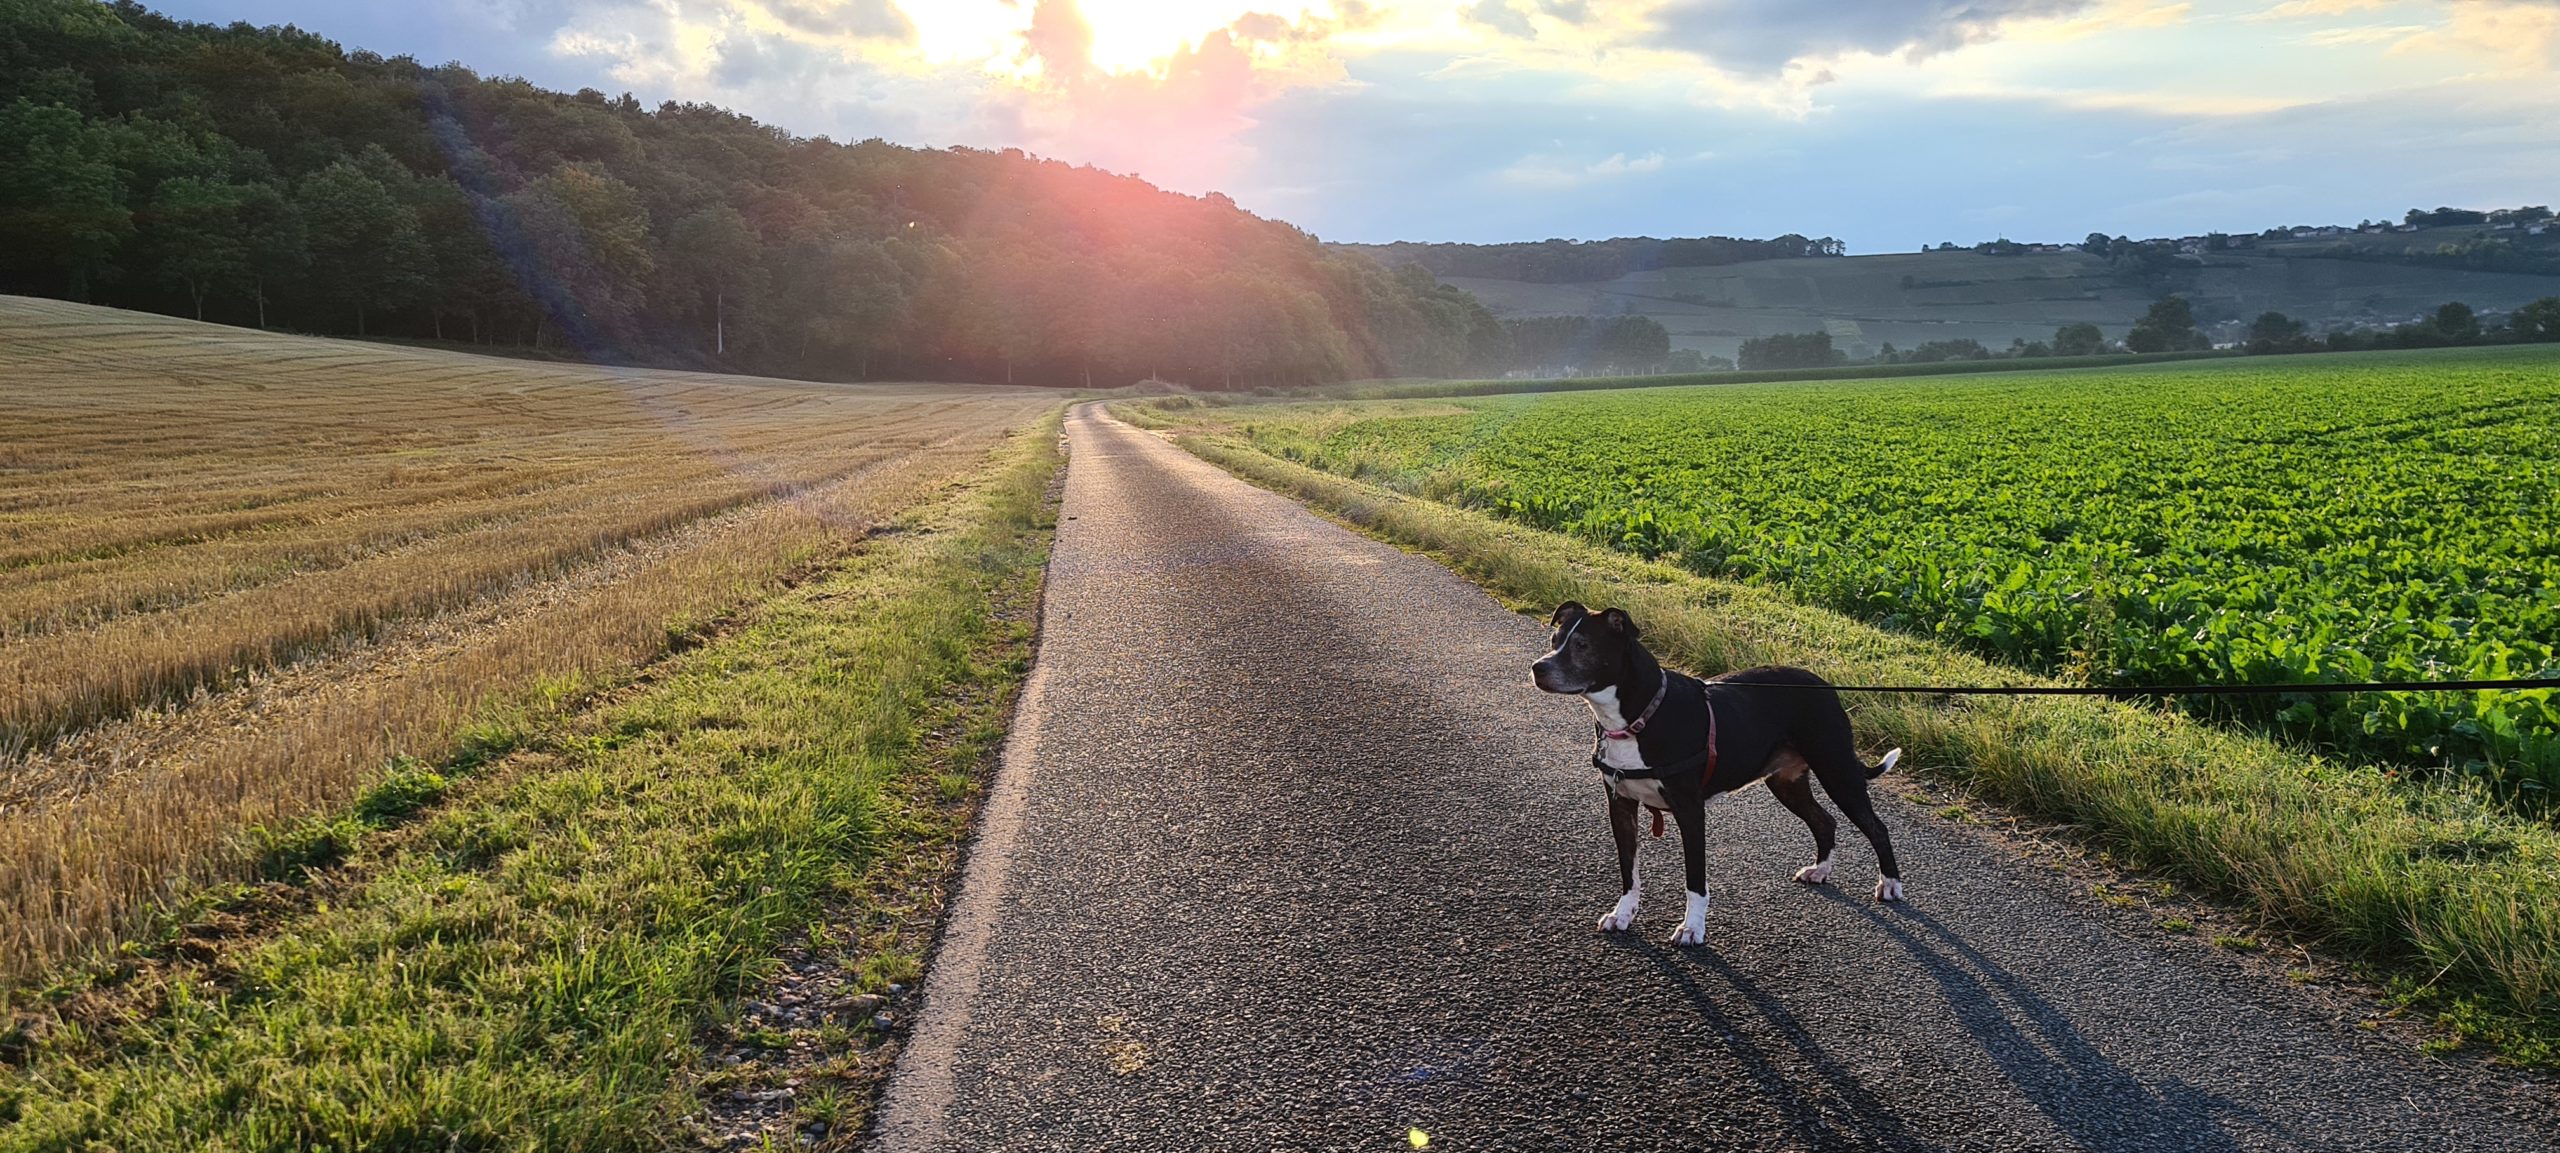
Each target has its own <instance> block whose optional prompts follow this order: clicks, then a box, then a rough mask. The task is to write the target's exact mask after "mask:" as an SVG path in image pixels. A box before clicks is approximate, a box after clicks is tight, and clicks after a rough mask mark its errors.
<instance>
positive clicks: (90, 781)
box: [0, 297, 1056, 986]
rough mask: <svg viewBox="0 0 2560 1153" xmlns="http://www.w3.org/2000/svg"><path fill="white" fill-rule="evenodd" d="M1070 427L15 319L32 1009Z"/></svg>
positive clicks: (0, 956) (1037, 406)
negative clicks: (277, 831)
mask: <svg viewBox="0 0 2560 1153" xmlns="http://www.w3.org/2000/svg"><path fill="white" fill-rule="evenodd" d="M1055 403H1056V398H1055V397H1054V396H1052V395H1049V394H1045V393H1035V392H1030V391H1027V390H1023V391H1015V390H999V389H968V388H953V387H948V386H931V387H926V386H901V385H881V386H838V385H804V384H795V383H789V382H775V381H762V380H748V379H742V378H730V377H719V376H711V375H704V374H688V373H679V372H659V371H646V370H621V369H601V368H594V367H588V366H571V365H544V364H532V363H516V362H508V361H499V360H491V359H487V358H481V357H475V356H469V355H463V354H458V353H445V352H434V351H416V350H404V349H396V348H384V347H378V346H371V345H361V344H350V343H344V342H336V341H323V340H310V339H303V338H297V337H287V336H277V335H272V334H265V333H257V332H248V331H242V330H237V329H228V328H220V327H215V326H209V325H198V324H190V323H187V322H183V321H175V320H168V319H163V318H158V317H147V316H141V315H137V314H131V313H120V312H112V311H108V310H104V309H95V308H88V307H83V306H78V305H69V304H61V303H55V302H47V301H34V300H26V299H19V298H5V297H0V986H5V985H7V984H8V983H10V982H12V981H14V980H18V979H24V978H26V977H28V976H30V975H33V974H35V973H38V972H40V971H42V970H43V969H44V968H46V967H47V966H49V965H51V964H53V963H55V962H58V961H60V960H62V959H64V958H66V957H68V956H71V955H73V954H75V953H77V952H79V951H80V950H83V949H86V948H90V947H94V946H98V945H101V944H104V943H107V942H110V941H112V940H113V939H114V938H115V936H116V935H117V934H118V933H119V932H120V931H123V930H126V929H128V928H130V927H131V926H132V925H133V924H134V923H135V919H136V918H137V917H139V916H142V915H143V914H145V913H146V912H147V911H148V910H149V909H150V908H151V907H152V905H153V903H154V902H155V901H157V900H159V899H161V898H164V897H166V896H167V895H169V894H171V893H173V892H176V891H178V890H180V889H182V888H184V887H186V886H188V885H191V884H194V883H199V882H202V881H206V880H212V879H219V878H224V877H230V876H239V875H243V874H244V873H245V872H246V871H247V870H249V869H250V868H252V867H253V866H254V864H255V861H254V858H255V857H256V855H257V838H256V836H255V835H254V831H256V830H262V829H273V828H277V827H280V826H281V825H283V824H284V823H287V822H290V821H292V820H295V819H297V818H300V817H303V816H306V815H309V814H313V813H317V812H322V811H326V810H329V809H331V808H333V807H342V806H344V805H345V804H346V803H348V801H349V800H350V799H351V798H352V797H353V796H354V794H355V793H357V792H358V791H360V790H362V789H364V788H367V787H369V786H371V785H373V784H375V783H376V782H378V781H379V780H381V779H382V777H383V776H384V775H385V774H386V773H387V772H388V771H389V769H388V766H390V765H391V764H392V763H393V762H394V760H395V758H398V757H401V756H413V757H421V758H429V759H433V758H439V757H442V756H445V755H448V754H450V753H451V752H452V751H454V750H455V749H456V748H457V747H459V746H460V744H461V743H462V742H464V741H467V740H469V739H470V738H471V734H472V732H473V731H474V728H475V726H484V725H488V724H491V723H493V722H494V719H496V718H503V717H506V716H509V715H515V714H521V713H523V712H524V711H526V710H539V709H544V708H548V707H552V706H555V705H557V704H558V703H560V702H561V701H563V700H564V699H567V698H570V697H574V696H577V695H580V694H581V693H582V692H583V691H585V690H587V689H590V688H592V687H595V686H597V685H600V684H605V683H610V682H611V681H612V680H614V679H615V678H616V677H618V676H620V675H622V674H624V673H626V672H627V671H628V670H629V669H630V668H632V667H633V666H634V665H636V664H638V663H640V662H644V661H646V660H648V659H650V658H651V657H653V656H655V655H657V654H659V653H661V652H663V651H664V650H666V649H667V648H668V647H669V646H670V645H671V644H674V643H676V642H677V641H678V640H680V639H681V638H682V637H684V636H685V635H686V634H687V633H688V632H690V631H691V630H694V629H696V628H698V627H700V626H702V625H704V624H706V623H708V622H711V621H714V620H717V619H719V618H720V617H722V616H723V615H724V614H727V613H730V612H733V611H734V610H736V609H738V608H739V607H741V606H743V605H745V604H748V603H752V602H754V601H756V600H758V599H760V598H761V597H762V596H764V595H766V594H768V593H770V592H771V591H773V590H775V589H777V588H779V587H782V586H783V585H785V584H787V583H788V582H790V581H791V579H792V578H793V577H794V576H795V575H796V574H799V573H802V572H805V571H808V570H809V569H810V567H811V566H813V565H815V564H818V563H820V562H823V561H826V560H829V559H831V558H833V557H836V556H840V555H842V554H843V553H844V552H846V551H847V550H849V549H851V548H853V547H855V546H856V545H857V544H858V543H859V542H860V541H861V540H862V539H863V538H864V537H865V536H866V535H867V534H868V533H869V532H871V531H872V530H873V528H874V527H875V526H877V525H879V524H881V523H882V522H883V521H884V520H885V519H887V518H888V517H889V516H891V515H892V514H895V513H896V512H898V511H899V510H901V509H903V508H905V507H906V506H907V505H909V504H911V503H912V502H914V501H915V500H917V499H920V498H921V497H923V496H925V495H927V494H930V493H932V492H935V491H937V490H939V489H940V488H942V487H943V486H945V485H946V484H947V483H948V482H950V481H952V480H954V479H956V478H958V477H960V476H962V475H964V474H966V473H968V472H969V471H970V470H972V469H974V468H976V467H977V466H979V465H980V464H982V463H983V462H984V460H985V458H986V455H987V453H988V451H989V450H990V449H991V448H992V447H994V446H995V445H996V444H997V443H998V442H999V441H1001V440H1002V439H1003V438H1004V437H1005V436H1006V435H1007V434H1008V433H1009V432H1012V431H1014V430H1017V429H1019V428H1021V427H1023V426H1024V425H1026V424H1028V423H1030V422H1032V421H1033V420H1035V419H1036V418H1038V417H1039V416H1040V415H1042V414H1043V413H1045V412H1047V411H1049V410H1050V409H1051V408H1053V407H1054V405H1055ZM244 833H250V834H252V835H245V836H244Z"/></svg>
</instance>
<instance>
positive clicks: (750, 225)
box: [0, 0, 1508, 387]
mask: <svg viewBox="0 0 2560 1153" xmlns="http://www.w3.org/2000/svg"><path fill="white" fill-rule="evenodd" d="M0 291H9V292H21V293H30V294H37V295H52V296H67V297H70V298H72V299H82V300H94V301H97V302H100V303H107V304H115V305H121V306H127V307H135V308H147V309H155V310H159V311H164V312H171V313H176V314H179V315H200V316H202V317H204V318H206V319H212V320H221V321H228V322H232V323H239V324H264V325H272V326H279V327H291V328H294V329H298V330H301V331H307V332H322V333H346V334H371V335H391V336H416V337H442V338H445V339H464V340H474V341H479V342H485V343H512V344H533V345H539V346H542V347H546V348H552V349H559V350H563V351H565V352H568V353H572V354H577V355H586V356H595V357H602V358H618V359H634V360H682V361H690V362H694V363H708V364H719V365H723V366H728V367H734V368H740V369H745V370H750V371H762V372H775V373H789V374H797V375H812V376H821V377H833V378H839V379H852V378H865V377H867V378H886V377H905V378H931V379H945V378H966V379H978V380H1012V381H1017V382H1022V383H1035V382H1036V383H1053V384H1064V383H1070V382H1075V383H1082V382H1085V381H1088V380H1089V381H1091V382H1092V383H1094V384H1096V385H1113V384H1122V383H1127V382H1129V381H1133V380H1137V379H1140V378H1142V377H1146V376H1149V375H1155V376H1161V377H1164V378H1167V379H1174V380H1183V381H1188V382H1191V383H1195V384H1200V385H1205V386H1209V387H1220V386H1230V387H1249V386H1263V385H1290V384H1303V383H1308V382H1317V381H1330V380H1339V379H1345V378H1352V377H1362V376H1384V375H1457V374H1460V373H1464V372H1468V371H1485V370H1488V369H1493V368H1498V367H1501V366H1502V365H1503V364H1504V363H1505V361H1506V360H1507V356H1508V353H1507V351H1506V349H1505V348H1504V347H1503V346H1504V345H1505V343H1506V342H1507V339H1508V338H1507V334H1506V333H1505V332H1504V330H1503V328H1502V327H1501V326H1500V325H1499V324H1497V323H1496V322H1495V321H1494V320H1493V318H1492V317H1491V315H1490V314H1489V313H1487V312H1486V311H1485V310H1484V309H1483V308H1482V307H1481V306H1479V305H1478V304H1477V303H1476V302H1475V301H1474V300H1473V299H1472V298H1471V297H1469V296H1467V295H1466V294H1465V293H1463V292H1459V291H1457V290H1455V289H1450V288H1446V287H1443V286H1441V285H1439V284H1438V283H1437V282H1436V281H1435V280H1434V278H1433V277H1431V276H1430V275H1428V274H1427V273H1424V272H1422V271H1420V270H1418V269H1417V270H1408V271H1405V272H1402V273H1391V272H1389V271H1388V270H1387V269H1385V268H1384V267H1382V266H1381V265H1379V264H1378V263H1376V262H1374V261H1371V260H1369V259H1366V258H1364V257H1361V256H1358V255H1356V254H1351V253H1344V252H1338V251H1333V250H1329V249H1327V248H1325V247H1324V246H1322V245H1320V244H1318V243H1317V242H1316V241H1315V240H1314V239H1313V238H1312V237H1310V236H1308V235H1306V234H1305V233H1302V232H1300V231H1298V230H1297V229H1295V228H1292V227H1290V226H1288V225H1286V224H1282V223H1278V222H1274V221H1268V220H1263V219H1260V218H1257V217H1255V216H1252V215H1250V214H1248V213H1245V212H1243V211H1240V210H1239V209H1238V208H1237V207H1236V206H1235V205H1234V204H1233V203H1231V202H1230V201H1228V200H1227V199H1226V198H1224V197H1222V196H1215V195H1212V196H1209V197H1206V198H1193V197H1187V196H1180V195H1175V194H1172V193H1167V192H1163V191H1160V190H1158V189H1156V188H1154V187H1152V186H1150V185H1148V184H1145V183H1144V182H1142V181H1139V180H1135V179H1131V178H1126V177H1119V176H1113V175H1109V174H1106V173H1102V172H1098V171H1094V170H1091V169H1085V168H1075V167H1069V166H1067V165H1063V164H1057V163H1052V162H1046V161H1041V160H1037V159H1034V158H1030V157H1026V156H1024V155H1022V154H1020V153H1018V152H1010V151H1008V152H1003V153H989V152H980V151H969V150H962V149H953V150H949V151H940V152H937V151H927V150H919V149H912V148H904V147H898V146H895V145H890V144H886V143H882V142H879V141H867V142H863V143H859V144H851V145H839V144H835V143H832V142H829V141H827V140H824V139H816V140H810V139H802V138H798V137H795V136H792V135H791V134H789V133H788V132H787V131H785V130H783V129H781V128H777V127H773V126H770V125H764V124H759V123H757V122H755V121H753V120H750V119H748V118H746V117H744V116H739V115H736V114H733V113H730V112H726V111H723V110H721V109H718V108H712V107H707V106H702V105H692V104H666V105H661V106H659V107H657V108H654V109H650V108H643V107H641V106H640V105H639V104H638V103H637V102H636V101H633V100H632V99H631V98H630V97H628V96H624V97H621V98H619V99H616V98H611V97H607V96H605V95H603V94H601V93H598V92H594V91H582V92H579V93H577V94H575V95H563V94H559V93H554V92H548V91H545V90H542V89H539V88H536V87H534V86H532V85H530V84H527V83H525V82H523V81H520V80H493V79H484V78H481V77H479V76H477V75H475V74H473V73H472V72H470V71H469V70H467V69H466V68H463V67H460V66H444V67H428V66H423V65H421V64H419V63H418V62H416V61H414V60H410V59H406V58H395V59H384V58H381V57H379V56H375V55H371V54H369V53H363V52H354V53H349V52H346V51H343V50H341V49H340V48H339V47H338V46H337V45H335V44H332V43H330V42H328V41H326V40H323V39H320V38H318V37H316V36H312V35H309V34H306V33H302V32H298V31H294V30H291V29H257V28H251V27H248V26H246V25H232V26H229V27H217V26H213V25H205V24H192V23H184V22H179V21H175V20H171V19H168V18H165V17H162V16H159V15H157V14H154V13H152V12H150V11H149V10H147V9H145V8H142V7H140V6H138V5H134V4H130V3H117V4H112V5H110V4H101V3H95V2H93V0H0Z"/></svg>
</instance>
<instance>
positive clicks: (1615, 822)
mask: <svg viewBox="0 0 2560 1153" xmlns="http://www.w3.org/2000/svg"><path fill="white" fill-rule="evenodd" d="M1608 795H1609V835H1610V836H1612V837H1615V838H1617V841H1618V903H1617V905H1616V906H1615V907H1613V908H1611V909H1610V910H1609V911H1608V912H1606V913H1602V914H1600V931H1601V932H1603V933H1623V932H1625V931H1627V929H1628V927H1630V926H1632V925H1634V924H1635V923H1636V903H1637V901H1638V900H1639V899H1640V898H1642V897H1643V895H1644V878H1643V877H1641V876H1639V875H1637V873H1636V844H1637V841H1636V817H1637V815H1638V813H1639V811H1640V810H1641V808H1642V806H1639V805H1637V804H1636V803H1635V802H1634V801H1631V800H1628V799H1627V798H1625V797H1621V796H1619V795H1618V791H1617V790H1616V789H1609V790H1608Z"/></svg>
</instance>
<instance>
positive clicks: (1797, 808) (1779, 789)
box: [1769, 766, 1839, 885]
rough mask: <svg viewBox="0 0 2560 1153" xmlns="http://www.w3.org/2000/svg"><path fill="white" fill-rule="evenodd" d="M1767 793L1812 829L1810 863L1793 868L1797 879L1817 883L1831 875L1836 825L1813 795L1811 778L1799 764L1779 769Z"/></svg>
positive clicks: (1809, 883)
mask: <svg viewBox="0 0 2560 1153" xmlns="http://www.w3.org/2000/svg"><path fill="white" fill-rule="evenodd" d="M1769 793H1770V795H1772V796H1775V797H1776V798H1778V803H1779V804H1781V805H1785V806H1786V807H1787V811H1788V812H1790V813H1794V814H1795V815H1797V816H1799V817H1802V818H1804V823H1805V826H1806V827H1807V828H1810V829H1812V830H1813V863H1812V864H1810V865H1806V866H1805V867H1803V868H1801V869H1798V870H1796V879H1797V880H1799V881H1802V882H1804V883H1805V884H1808V885H1819V884H1821V883H1823V882H1824V881H1828V880H1830V879H1831V843H1832V841H1831V839H1832V834H1833V833H1834V832H1835V831H1836V830H1837V829H1838V828H1839V824H1838V822H1835V821H1833V820H1832V819H1831V814H1830V813H1828V812H1825V811H1823V808H1822V802H1820V801H1817V800H1814V799H1813V782H1811V781H1808V780H1806V779H1805V772H1804V769H1803V767H1802V766H1795V767H1793V768H1792V771H1782V772H1779V773H1777V774H1776V775H1774V776H1771V777H1770V778H1769Z"/></svg>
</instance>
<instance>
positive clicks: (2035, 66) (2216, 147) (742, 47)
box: [155, 0, 2560, 253]
mask: <svg viewBox="0 0 2560 1153" xmlns="http://www.w3.org/2000/svg"><path fill="white" fill-rule="evenodd" d="M155 6H156V7H159V8H160V9H161V10H162V11H165V12H167V13H169V14H170V15H173V16H180V17H185V18H189V19H197V20H212V21H222V22H229V21H233V20H247V21H250V22H252V23H258V24H280V23H291V24H297V25H300V26H301V27H303V28H305V29H307V30H310V31H313V32H317V33H320V34H322V35H325V36H328V37H330V38H331V39H334V40H337V41H338V42H340V43H341V44H343V45H345V46H346V47H348V48H350V49H357V48H362V49H368V50H371V51H374V52H378V53H381V54H383V55H386V56H398V55H408V56H414V57H417V58H418V59H420V60H422V61H424V62H427V63H431V64H435V63H443V62H446V61H460V62H461V63H463V64H466V65H468V66H470V67H472V68H474V69H475V70H477V71H478V72H480V73H481V74H482V75H489V76H497V75H518V76H523V77H525V78H527V79H530V80H533V81H535V82H537V83H540V84H543V85H546V86H550V87H556V88H561V89H576V88H581V87H593V88H598V89H602V90H604V91H606V92H608V93H619V92H624V91H628V92H631V93H634V94H635V95H637V96H639V97H640V98H641V99H642V100H644V101H646V102H648V103H651V104H653V105H654V104H655V103H656V102H658V101H661V100H668V99H676V100H687V101H701V102H709V103H715V104H720V105H724V106H727V107H730V108H734V109H737V110H738V111H741V112H744V113H747V114H749V115H752V116H755V117H756V118H758V119H761V120H764V121H767V122H769V123H773V124H778V125H781V126H783V127H785V128H787V129H790V130H792V131H794V132H796V133H799V134H801V135H805V136H819V135H823V136H828V137H832V138H834V139H837V140H845V141H851V140H860V139H865V138H869V137H881V138H885V139H888V140H891V141H895V142H898V143H901V144H911V145H918V146H924V147H942V146H946V145H955V144H958V145H969V146H975V147H986V148H1008V147H1010V148H1021V149H1024V150H1026V151H1030V152H1034V153H1037V154H1040V155H1043V156H1051V157H1056V158H1058V159H1061V160H1067V161H1072V162H1076V163H1089V164H1093V165H1096V166H1099V167H1102V168H1107V169H1111V170H1113V171H1118V172H1131V173H1135V174H1137V175H1140V176H1143V177H1146V178H1147V179H1149V180H1151V181H1154V182H1155V183H1157V184H1160V185H1163V186H1165V187H1167V188H1173V189H1177V190H1180V191H1184V192H1190V193H1206V192H1210V191H1219V192H1224V193H1226V194H1228V195H1229V196H1232V197H1233V198H1234V199H1235V200H1236V201H1237V202H1238V203H1239V204H1241V205H1243V206H1244V207H1246V208H1248V209H1250V210H1252V211H1254V212H1257V213H1260V214H1262V215H1265V216H1272V217H1277V218H1280V219H1284V220H1288V221H1290V222H1292V223H1295V224H1298V225H1300V226H1301V227H1304V228H1306V229H1308V230H1310V231H1312V232H1314V233H1316V234H1317V235H1319V236H1322V237H1324V238H1325V239H1327V240H1341V241H1363V242H1383V241H1389V240H1453V241H1471V242H1498V241H1508V240H1540V239H1546V238H1549V237H1567V238H1574V239H1597V238H1603V237H1610V236H1633V235H1653V236H1675V235H1677V236H1692V235H1728V236H1773V235H1777V234H1780V233H1786V232H1799V233H1803V234H1806V235H1809V236H1834V237H1838V238H1840V239H1842V240H1844V241H1846V242H1847V243H1848V245H1849V248H1850V251H1852V252H1853V253H1854V252H1868V253H1872V252H1898V251H1910V250H1913V249H1917V248H1919V247H1921V246H1922V245H1925V244H1934V243H1939V242H1943V241H1957V242H1961V243H1966V244H1970V243H1973V242H1976V241H1981V240H1988V239H1994V238H1997V237H2002V236H2006V237H2009V238H2011V239H2018V240H2076V239H2078V238H2079V237H2082V236H2085V235H2087V234H2088V233H2090V232H2106V233H2110V234H2116V235H2132V236H2137V237H2141V236H2164V235H2186V234H2194V233H2200V232H2204V231H2208V230H2217V229H2218V230H2222V231H2234V232H2236V231H2251V232H2254V231H2258V230H2260V229H2263V228H2266V227H2269V226H2273V225H2279V224H2313V223H2349V224H2352V223H2356V222H2358V221H2361V220H2364V219H2367V218H2374V219H2381V218H2386V217H2388V218H2397V217H2398V216H2399V215H2400V214H2401V213H2402V212H2403V211H2405V210H2407V209H2409V208H2412V207H2429V208H2432V207H2435V206H2438V205H2453V206H2459V207H2475V208H2488V207H2506V206H2513V205H2519V204H2551V203H2554V202H2555V201H2560V0H2193V2H2191V3H2164V2H2158V0H403V2H402V3H397V4H385V3H349V2H348V0H159V2H158V3H157V4H156V5H155Z"/></svg>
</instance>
